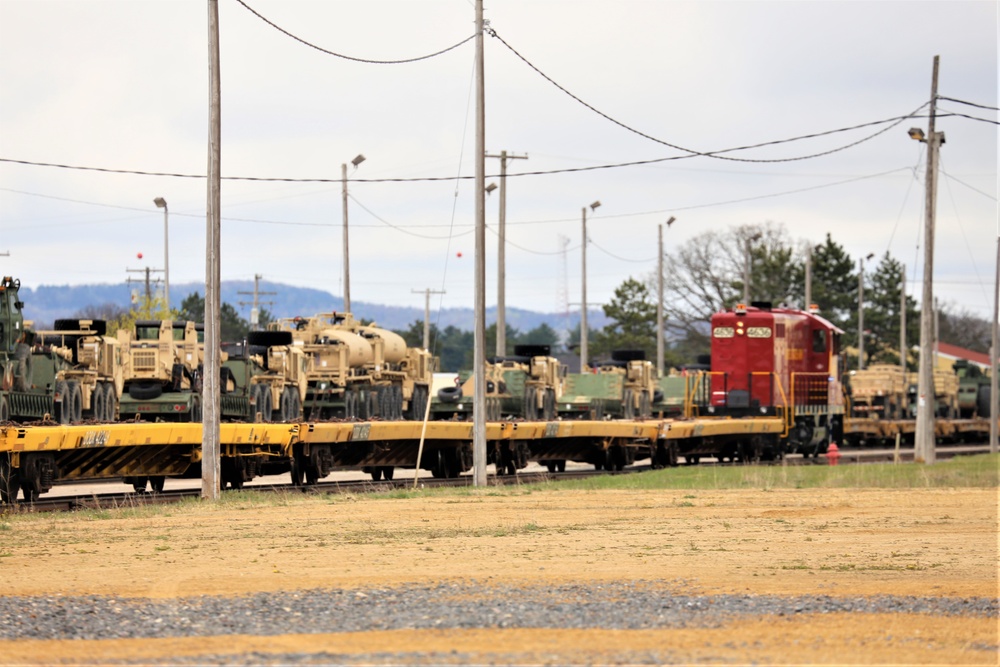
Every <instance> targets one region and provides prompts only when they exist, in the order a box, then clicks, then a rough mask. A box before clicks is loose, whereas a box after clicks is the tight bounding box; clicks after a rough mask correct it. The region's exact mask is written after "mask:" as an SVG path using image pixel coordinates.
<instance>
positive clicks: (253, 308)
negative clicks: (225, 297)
mask: <svg viewBox="0 0 1000 667" xmlns="http://www.w3.org/2000/svg"><path fill="white" fill-rule="evenodd" d="M261 278H263V276H262V275H260V274H259V273H255V274H254V275H253V292H237V294H246V295H248V296H249V295H251V294H252V295H253V301H238V302H237V303H239V305H241V306H250V327H251V328H252V329H253V330H254V331H259V330H260V306H261V305H266V306H273V305H274V302H273V301H261V300H260V295H261V294H265V295H274V294H277V292H261V291H260V281H261Z"/></svg>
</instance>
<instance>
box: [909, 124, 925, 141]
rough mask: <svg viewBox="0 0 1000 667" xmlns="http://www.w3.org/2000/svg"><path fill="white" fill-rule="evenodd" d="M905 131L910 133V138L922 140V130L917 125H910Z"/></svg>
mask: <svg viewBox="0 0 1000 667" xmlns="http://www.w3.org/2000/svg"><path fill="white" fill-rule="evenodd" d="M907 133H908V134H909V135H910V139H916V140H917V141H923V140H924V131H923V130H921V129H920V128H919V127H911V128H910V129H909V130H908V131H907Z"/></svg>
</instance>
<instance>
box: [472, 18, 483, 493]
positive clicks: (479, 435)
mask: <svg viewBox="0 0 1000 667" xmlns="http://www.w3.org/2000/svg"><path fill="white" fill-rule="evenodd" d="M484 72H485V67H484V64H483V0H476V195H475V199H476V266H475V272H476V278H475V292H476V298H475V310H476V313H475V320H476V321H475V327H474V332H473V353H472V356H473V360H472V372H473V375H474V378H473V394H474V395H473V397H472V483H473V485H475V486H486V83H485V81H484V76H485V75H484Z"/></svg>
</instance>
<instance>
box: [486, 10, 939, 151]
mask: <svg viewBox="0 0 1000 667" xmlns="http://www.w3.org/2000/svg"><path fill="white" fill-rule="evenodd" d="M488 32H489V34H490V36H491V37H494V38H496V39H498V40H500V43H501V44H503V45H504V46H505V47H507V49H508V50H509V51H510V52H511V53H513V54H514V55H515V56H517V57H518V58H519V59H520V60H521V61H522V62H523V63H524V64H526V65H527V66H528V67H530V68H531V69H533V70H534V71H535V72H536V73H538V75H539V76H541V77H542V78H543V79H545V80H546V81H548V82H549V83H551V84H552V85H553V86H555V87H556V88H558V89H559V90H561V91H562V92H564V93H565V94H566V95H569V97H571V98H572V99H573V100H575V101H576V102H578V103H579V104H581V105H583V106H584V107H586V108H587V109H590V110H591V111H593V112H594V113H596V114H597V115H598V116H600V117H601V118H604V119H605V120H607V121H610V122H612V123H614V124H615V125H617V126H619V127H621V128H622V129H625V130H627V131H629V132H631V133H633V134H636V135H638V136H640V137H642V138H644V139H648V140H650V141H653V142H655V143H658V144H660V145H662V146H667V147H668V148H673V149H675V150H679V151H682V152H684V153H689V154H690V156H692V157H694V156H698V157H710V158H715V159H717V160H730V161H733V162H755V163H763V162H768V163H771V162H796V161H799V160H809V159H812V158H817V157H822V156H824V155H831V154H833V153H838V152H840V151H843V150H847V149H848V148H852V147H854V146H857V145H858V144H861V143H864V142H866V141H869V140H870V139H874V138H875V137H877V136H879V135H880V134H883V133H885V132H888V131H889V130H891V129H892V128H894V127H896V126H897V125H899V124H900V123H902V122H903V121H904V120H907V119H908V118H913V117H914V114H916V113H917V112H918V111H920V110H921V109H923V108H924V107H925V106H927V105H928V104H929V102H924V103H923V104H921V105H920V106H919V107H917V108H916V109H914V110H913V111H912V112H911V113H909V114H907V115H906V116H900V117H898V118H890V119H886V120H881V121H875V122H873V123H864V124H861V125H855V126H853V127H847V128H841V129H838V130H831V131H827V132H818V133H815V134H807V135H802V136H799V137H792V138H790V139H779V140H775V141H767V142H762V143H759V144H752V145H749V146H739V147H736V148H727V149H724V150H716V151H708V152H702V151H696V150H694V149H691V148H685V147H683V146H679V145H677V144H673V143H670V142H668V141H664V140H662V139H657V138H656V137H654V136H651V135H649V134H646V133H645V132H642V131H640V130H637V129H635V128H633V127H631V126H629V125H626V124H625V123H623V122H621V121H619V120H616V119H615V118H612V117H611V116H609V115H608V114H606V113H604V112H603V111H601V110H599V109H597V108H596V107H594V106H592V105H590V104H588V103H587V102H584V101H583V100H582V99H580V98H579V97H577V96H576V95H574V94H573V93H571V92H570V91H569V90H567V89H566V88H564V87H563V86H561V85H560V84H558V83H556V81H555V80H553V79H552V77H550V76H549V75H547V74H545V73H544V72H543V71H541V70H540V69H538V67H536V66H535V65H534V64H532V63H531V61H529V60H528V59H527V58H525V57H524V56H522V55H521V54H520V53H518V51H517V50H516V49H515V48H514V47H512V46H511V45H510V44H508V43H507V42H506V41H505V40H504V39H503V38H502V37H501V36H500V35H498V34H497V32H496V30H493V29H492V28H490V29H489V31H488ZM892 121H895V122H893V124H892V125H889V126H888V127H885V128H882V129H881V130H879V131H878V132H875V133H874V134H871V135H869V136H867V137H864V138H862V139H859V140H857V141H854V142H851V143H849V144H846V145H844V146H840V147H838V148H833V149H830V150H826V151H821V152H819V153H812V154H810V155H800V156H797V157H789V158H770V159H764V158H738V157H730V156H727V155H723V154H724V153H732V152H735V151H744V150H750V149H753V148H763V147H765V146H776V145H779V144H784V143H789V142H792V141H800V140H803V139H814V138H817V137H822V136H827V135H830V134H835V133H838V132H846V131H848V130H856V129H860V128H863V127H870V126H872V125H879V124H882V123H887V122H892Z"/></svg>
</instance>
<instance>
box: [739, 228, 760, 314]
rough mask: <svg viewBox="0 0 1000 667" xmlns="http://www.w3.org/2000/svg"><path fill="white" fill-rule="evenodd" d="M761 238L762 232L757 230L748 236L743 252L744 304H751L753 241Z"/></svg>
mask: <svg viewBox="0 0 1000 667" xmlns="http://www.w3.org/2000/svg"><path fill="white" fill-rule="evenodd" d="M759 238H760V232H756V233H754V234H751V235H750V236H748V237H747V240H746V249H745V250H744V254H743V305H745V306H749V305H750V271H751V269H752V268H753V267H752V263H751V260H752V256H751V251H752V250H753V247H752V245H753V242H754V241H756V240H757V239H759Z"/></svg>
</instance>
